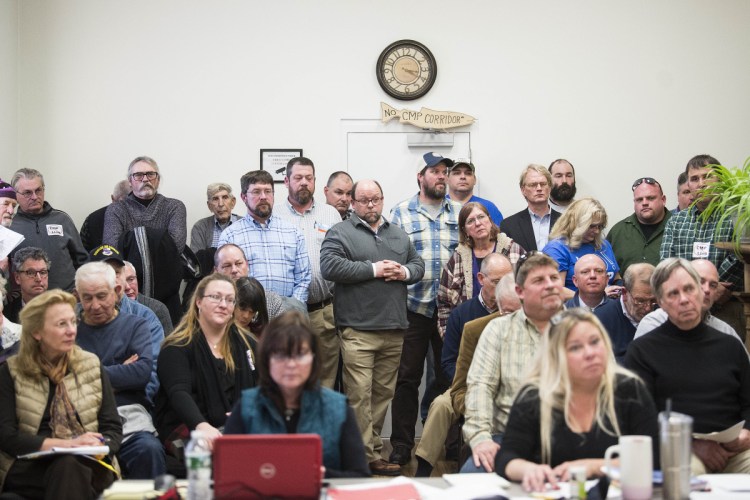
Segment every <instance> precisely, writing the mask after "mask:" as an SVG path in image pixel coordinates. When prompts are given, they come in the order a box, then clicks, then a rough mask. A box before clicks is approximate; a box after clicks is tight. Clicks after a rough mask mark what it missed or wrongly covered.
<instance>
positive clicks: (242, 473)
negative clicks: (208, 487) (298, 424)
mask: <svg viewBox="0 0 750 500" xmlns="http://www.w3.org/2000/svg"><path fill="white" fill-rule="evenodd" d="M322 465H323V452H322V446H321V442H320V436H318V435H317V434H232V435H228V436H221V437H219V438H217V439H216V440H215V441H214V453H213V466H214V498H215V499H216V500H221V499H228V498H232V499H234V498H238V499H239V498H289V499H291V498H300V499H302V498H310V499H317V498H319V497H320V488H321V483H322V478H321V473H320V467H321V466H322Z"/></svg>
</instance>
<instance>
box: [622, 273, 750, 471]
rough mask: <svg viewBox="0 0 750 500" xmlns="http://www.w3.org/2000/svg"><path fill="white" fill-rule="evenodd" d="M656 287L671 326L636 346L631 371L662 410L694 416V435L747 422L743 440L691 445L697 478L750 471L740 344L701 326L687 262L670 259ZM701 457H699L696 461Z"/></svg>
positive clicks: (748, 373) (749, 404)
mask: <svg viewBox="0 0 750 500" xmlns="http://www.w3.org/2000/svg"><path fill="white" fill-rule="evenodd" d="M651 284H652V286H653V288H654V292H655V293H656V300H657V302H658V303H659V306H661V308H662V309H663V310H664V311H665V312H666V313H667V315H668V317H669V320H668V321H667V322H666V323H664V324H663V325H661V326H660V327H658V328H656V329H655V330H654V331H653V332H652V333H651V334H649V335H645V336H643V337H640V338H638V339H636V340H634V341H633V342H632V343H631V344H630V346H629V348H628V352H627V355H626V357H625V365H626V366H627V367H628V368H631V369H632V370H634V371H635V372H636V373H638V375H640V376H641V378H643V381H644V382H645V383H646V386H647V387H648V388H649V390H650V391H651V394H652V396H653V398H654V401H655V402H656V407H657V409H659V410H663V409H664V407H665V402H666V400H667V399H670V398H671V400H672V409H673V410H675V411H678V412H681V413H685V414H687V415H690V416H691V417H693V432H699V433H709V432H715V431H721V430H724V429H726V428H728V427H731V426H733V425H735V424H736V423H738V422H740V421H742V420H744V421H745V425H744V428H743V429H742V430H741V431H740V435H739V437H738V438H737V439H735V440H733V441H730V442H728V443H717V442H715V441H708V440H702V439H693V454H694V455H695V456H694V460H693V464H692V469H693V471H692V472H693V474H703V473H705V472H706V471H708V472H714V473H717V472H723V473H730V472H736V473H750V362H748V357H747V353H746V351H745V349H744V348H742V344H741V343H739V342H738V341H737V339H736V338H733V337H730V336H728V335H725V334H723V333H721V332H719V331H718V330H715V329H714V328H712V327H710V326H708V325H706V324H705V323H703V322H702V318H703V315H702V309H701V305H702V299H703V293H702V290H701V286H700V277H699V276H698V274H697V273H696V271H695V269H693V267H692V266H691V264H690V263H689V262H688V261H687V260H684V259H677V258H669V259H666V260H664V261H662V262H661V263H660V264H659V266H658V267H657V268H656V270H655V271H654V274H653V276H652V278H651ZM695 458H697V459H699V461H698V460H695Z"/></svg>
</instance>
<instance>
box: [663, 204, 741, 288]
mask: <svg viewBox="0 0 750 500" xmlns="http://www.w3.org/2000/svg"><path fill="white" fill-rule="evenodd" d="M698 217H699V214H698V211H697V210H696V208H695V207H689V208H686V209H685V210H682V211H680V212H677V213H676V214H675V215H673V216H672V217H670V219H669V220H668V221H667V225H666V226H665V227H664V237H663V238H662V240H661V251H660V252H659V258H660V259H662V260H663V259H666V258H669V257H680V258H683V259H687V260H693V259H708V260H709V261H711V262H712V263H713V264H714V265H715V266H716V269H718V270H719V280H720V281H728V282H730V283H732V284H733V285H734V286H733V287H732V289H733V290H734V291H736V292H739V291H742V290H744V282H745V280H744V274H743V273H744V267H743V264H742V262H740V261H739V260H738V259H737V256H735V255H734V252H732V251H731V250H722V249H720V248H716V245H714V244H713V243H715V242H717V241H731V239H732V233H733V232H734V224H733V223H732V221H731V220H730V219H726V220H725V221H724V222H723V223H722V225H721V227H717V226H718V221H719V215H715V216H714V217H712V218H711V220H709V221H707V222H705V223H704V222H703V221H701V220H700V219H699V218H698ZM695 243H706V244H707V245H708V254H707V255H706V254H705V252H704V251H701V249H697V248H696V246H695Z"/></svg>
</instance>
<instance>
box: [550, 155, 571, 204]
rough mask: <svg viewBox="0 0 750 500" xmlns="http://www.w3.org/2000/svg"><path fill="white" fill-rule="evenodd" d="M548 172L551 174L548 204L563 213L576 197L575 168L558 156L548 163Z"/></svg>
mask: <svg viewBox="0 0 750 500" xmlns="http://www.w3.org/2000/svg"><path fill="white" fill-rule="evenodd" d="M549 173H550V174H551V175H552V191H551V192H550V195H549V206H550V207H552V210H556V211H557V212H560V213H563V212H564V211H565V209H566V208H568V205H570V204H571V203H573V201H574V200H575V197H576V169H575V168H573V164H572V163H570V162H569V161H568V160H564V159H562V158H560V159H559V160H555V161H553V162H552V163H550V165H549Z"/></svg>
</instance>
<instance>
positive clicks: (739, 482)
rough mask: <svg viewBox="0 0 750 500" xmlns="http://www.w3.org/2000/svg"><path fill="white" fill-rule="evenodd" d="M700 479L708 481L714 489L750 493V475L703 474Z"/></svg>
mask: <svg viewBox="0 0 750 500" xmlns="http://www.w3.org/2000/svg"><path fill="white" fill-rule="evenodd" d="M698 478H699V479H703V480H704V481H706V482H707V483H708V484H709V485H710V486H711V488H713V489H717V488H718V489H721V490H726V491H734V492H740V491H742V492H750V474H703V475H701V476H698Z"/></svg>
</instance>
